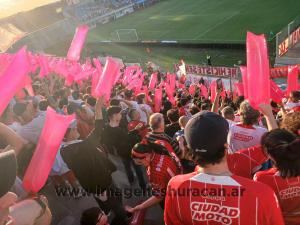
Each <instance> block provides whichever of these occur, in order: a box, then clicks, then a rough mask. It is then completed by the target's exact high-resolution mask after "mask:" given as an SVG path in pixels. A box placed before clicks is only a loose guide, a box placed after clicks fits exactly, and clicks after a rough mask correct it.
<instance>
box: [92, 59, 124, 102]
mask: <svg viewBox="0 0 300 225" xmlns="http://www.w3.org/2000/svg"><path fill="white" fill-rule="evenodd" d="M119 71H120V64H119V63H118V62H116V61H115V60H113V59H112V58H111V57H107V59H106V63H105V66H104V69H103V72H102V74H101V76H100V77H99V81H98V83H97V86H96V89H95V94H96V96H94V97H100V96H105V99H106V100H107V101H108V100H109V98H110V94H111V90H112V88H113V85H114V81H115V78H116V76H117V75H118V73H119Z"/></svg>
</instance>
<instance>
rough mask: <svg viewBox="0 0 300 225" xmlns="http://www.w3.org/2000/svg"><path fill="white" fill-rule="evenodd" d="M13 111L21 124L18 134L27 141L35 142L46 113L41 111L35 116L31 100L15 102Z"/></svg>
mask: <svg viewBox="0 0 300 225" xmlns="http://www.w3.org/2000/svg"><path fill="white" fill-rule="evenodd" d="M13 112H14V113H15V115H16V116H17V120H18V121H19V122H20V123H21V125H22V127H21V128H20V129H19V131H18V134H19V135H20V136H21V137H23V138H24V139H26V140H27V141H30V142H32V143H34V144H36V143H37V142H38V139H39V137H40V134H41V132H42V129H43V126H44V122H45V118H46V113H45V112H41V113H39V115H37V116H36V113H34V110H33V107H32V103H31V102H26V103H16V104H15V105H14V106H13Z"/></svg>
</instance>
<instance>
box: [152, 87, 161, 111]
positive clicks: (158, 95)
mask: <svg viewBox="0 0 300 225" xmlns="http://www.w3.org/2000/svg"><path fill="white" fill-rule="evenodd" d="M161 103H162V88H161V87H159V88H156V89H155V94H154V112H160V109H161Z"/></svg>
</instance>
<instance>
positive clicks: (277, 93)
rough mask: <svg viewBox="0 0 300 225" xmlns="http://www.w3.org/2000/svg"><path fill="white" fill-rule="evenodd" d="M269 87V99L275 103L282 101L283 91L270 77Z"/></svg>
mask: <svg viewBox="0 0 300 225" xmlns="http://www.w3.org/2000/svg"><path fill="white" fill-rule="evenodd" d="M270 88H271V90H270V95H271V99H272V100H273V101H274V102H276V103H282V99H283V98H284V93H283V91H282V90H281V89H280V88H279V87H278V85H277V84H276V83H275V82H274V81H273V80H272V79H270Z"/></svg>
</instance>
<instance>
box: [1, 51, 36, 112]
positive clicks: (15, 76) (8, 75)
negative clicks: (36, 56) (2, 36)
mask: <svg viewBox="0 0 300 225" xmlns="http://www.w3.org/2000/svg"><path fill="white" fill-rule="evenodd" d="M29 71H30V63H29V59H28V57H27V53H26V48H25V47H23V48H21V49H20V50H19V51H18V52H17V53H16V55H15V56H14V58H13V60H12V62H11V63H10V64H9V66H7V68H6V69H5V71H4V72H3V74H2V75H1V76H0V96H1V97H0V115H1V114H2V113H3V111H4V110H5V108H6V106H7V105H8V103H9V101H10V100H11V99H12V98H13V96H14V95H15V94H16V93H17V92H18V91H19V90H21V89H22V88H23V87H24V86H25V84H26V77H27V74H28V72H29Z"/></svg>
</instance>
